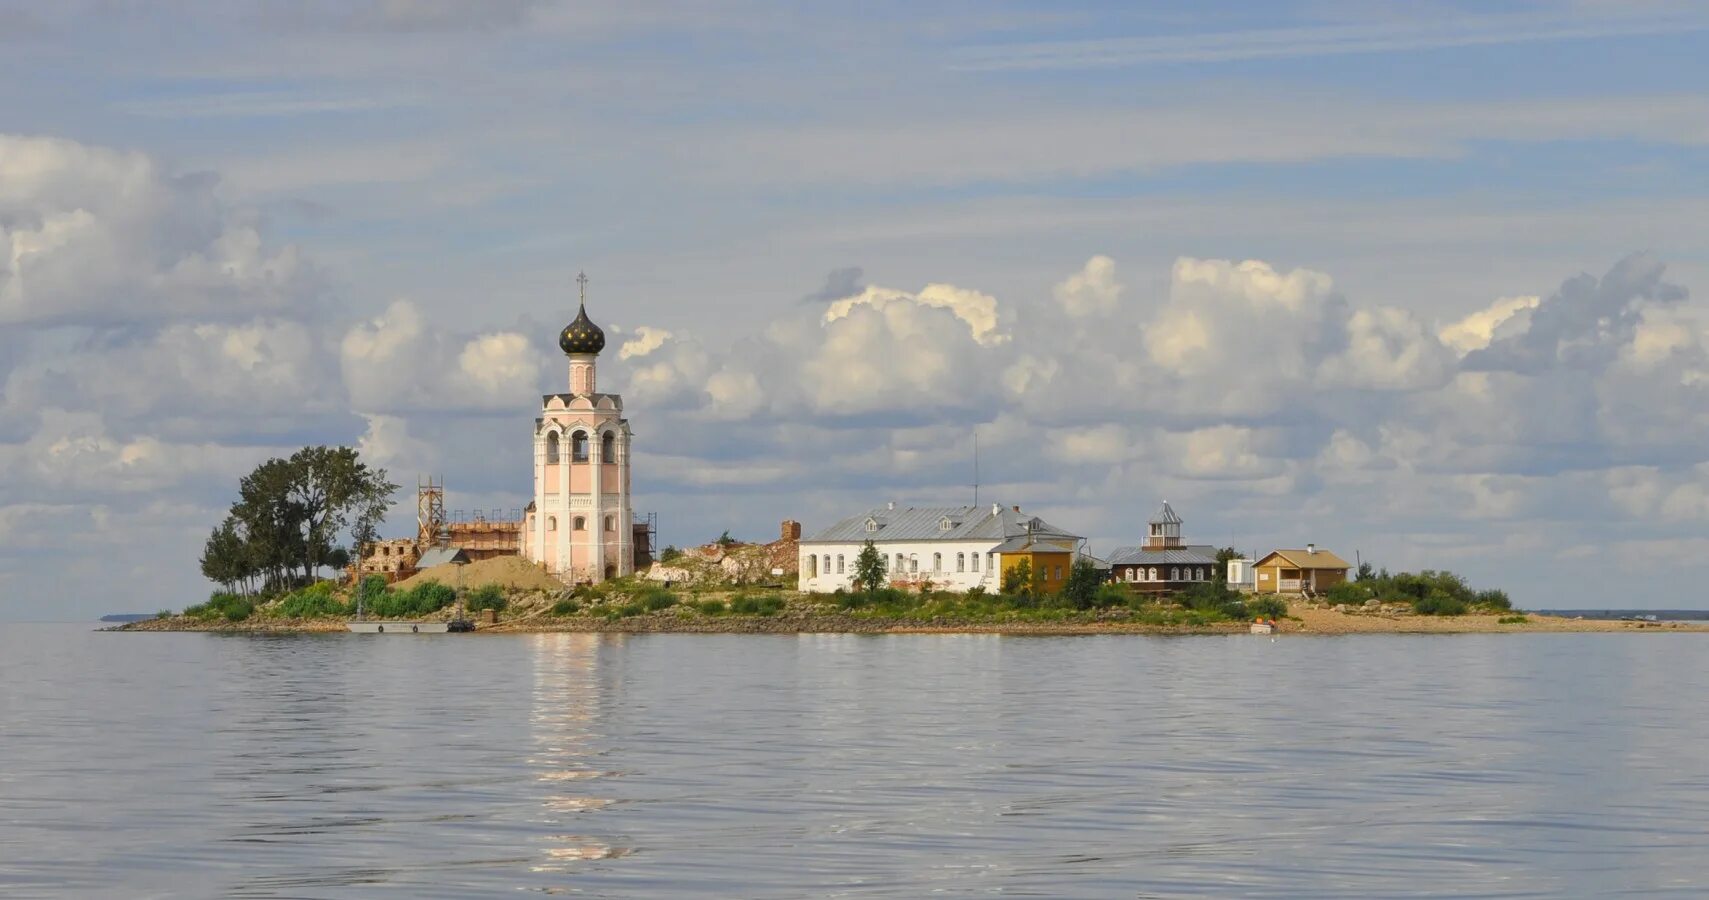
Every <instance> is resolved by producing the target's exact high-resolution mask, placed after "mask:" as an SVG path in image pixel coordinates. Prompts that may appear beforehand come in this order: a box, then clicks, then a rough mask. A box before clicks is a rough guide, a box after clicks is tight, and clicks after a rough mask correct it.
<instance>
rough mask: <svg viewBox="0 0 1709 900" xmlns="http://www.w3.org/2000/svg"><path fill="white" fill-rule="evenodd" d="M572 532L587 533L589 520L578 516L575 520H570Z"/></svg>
mask: <svg viewBox="0 0 1709 900" xmlns="http://www.w3.org/2000/svg"><path fill="white" fill-rule="evenodd" d="M570 530H571V531H586V530H587V519H585V518H583V517H582V516H576V517H575V518H573V519H571V520H570Z"/></svg>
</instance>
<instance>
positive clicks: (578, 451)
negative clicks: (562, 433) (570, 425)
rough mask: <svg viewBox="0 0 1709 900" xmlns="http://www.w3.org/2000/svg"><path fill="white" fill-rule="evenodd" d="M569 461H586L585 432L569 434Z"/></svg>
mask: <svg viewBox="0 0 1709 900" xmlns="http://www.w3.org/2000/svg"><path fill="white" fill-rule="evenodd" d="M570 462H587V432H585V431H578V432H576V433H575V434H573V435H570Z"/></svg>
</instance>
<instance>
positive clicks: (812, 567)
mask: <svg viewBox="0 0 1709 900" xmlns="http://www.w3.org/2000/svg"><path fill="white" fill-rule="evenodd" d="M807 577H808V578H818V577H819V555H818V554H816V553H814V554H809V555H808V557H807Z"/></svg>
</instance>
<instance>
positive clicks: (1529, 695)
mask: <svg viewBox="0 0 1709 900" xmlns="http://www.w3.org/2000/svg"><path fill="white" fill-rule="evenodd" d="M0 627H3V628H4V630H3V631H0V896H4V897H7V898H19V897H38V896H51V897H126V898H135V897H345V896H372V895H377V894H386V895H389V896H396V897H466V896H483V895H484V896H505V897H515V896H519V892H521V894H520V895H526V894H528V893H534V892H538V893H547V894H581V895H585V896H595V897H605V896H612V897H671V896H711V897H797V896H852V897H919V896H923V895H926V894H928V893H938V894H951V895H955V894H964V895H1004V896H1023V897H1027V896H1035V897H1058V896H1072V897H1136V896H1139V897H1152V896H1159V897H1165V896H1169V897H1172V896H1189V895H1205V896H1218V897H1225V896H1253V897H1302V898H1308V897H1309V898H1322V897H1411V896H1427V895H1429V896H1440V895H1467V896H1483V897H1559V896H1610V895H1614V894H1627V893H1633V894H1637V893H1644V894H1650V895H1663V896H1667V895H1672V896H1681V897H1698V896H1703V895H1705V894H1709V855H1705V854H1704V852H1703V849H1704V844H1705V842H1706V840H1709V838H1706V834H1709V716H1706V715H1705V713H1706V712H1709V700H1706V698H1709V665H1706V664H1705V660H1706V659H1709V657H1706V651H1709V638H1706V637H1704V636H1701V635H1664V634H1634V635H1621V634H1586V635H1471V636H1352V637H1340V638H1330V637H1303V636H1284V637H1282V638H1281V639H1279V640H1276V641H1274V642H1272V641H1270V640H1269V639H1267V638H1257V637H1250V636H1237V637H1184V638H1153V637H1130V636H1113V637H1096V638H1088V637H1075V638H1023V637H997V636H949V635H943V636H940V635H930V636H924V635H922V636H826V635H809V636H727V635H706V636H702V635H649V636H619V635H606V636H597V635H569V634H561V635H560V634H554V635H514V636H485V635H442V636H421V637H406V636H398V637H377V636H356V635H288V636H254V637H251V636H237V635H204V634H154V635H150V634H102V633H93V632H91V631H89V630H88V628H87V627H84V626H64V625H54V626H49V625H6V626H0Z"/></svg>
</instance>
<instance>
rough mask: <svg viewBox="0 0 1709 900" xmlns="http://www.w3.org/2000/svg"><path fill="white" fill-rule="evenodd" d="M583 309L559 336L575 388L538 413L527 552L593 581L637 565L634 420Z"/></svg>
mask: <svg viewBox="0 0 1709 900" xmlns="http://www.w3.org/2000/svg"><path fill="white" fill-rule="evenodd" d="M577 280H578V281H580V282H581V285H582V298H581V311H580V312H579V313H577V315H576V318H575V321H573V322H571V323H570V324H569V325H568V326H567V327H565V328H564V331H563V333H562V334H560V335H559V336H558V346H559V348H561V349H562V350H563V351H564V355H565V356H566V357H568V358H569V390H568V391H566V392H564V393H561V394H547V395H545V396H544V397H543V398H541V408H540V416H539V418H537V419H535V420H534V501H533V502H532V503H530V504H529V505H528V509H527V511H526V512H525V513H524V514H523V522H522V555H523V557H524V558H526V559H528V560H530V561H531V562H535V563H539V564H542V565H544V566H545V568H546V570H547V571H548V572H551V573H553V574H555V575H557V576H558V577H560V578H562V579H563V580H565V581H566V582H571V583H594V582H599V581H604V580H605V579H608V578H620V577H622V576H625V575H629V574H632V573H633V572H634V569H635V561H634V555H635V554H634V547H633V546H632V543H633V541H634V540H635V536H634V531H633V529H632V527H631V524H630V523H631V522H632V521H633V512H634V511H633V509H632V506H631V501H630V481H629V420H628V419H625V418H624V417H623V398H622V397H620V396H618V395H617V394H605V393H600V391H599V383H598V380H597V378H596V374H597V367H598V357H599V352H600V351H601V350H604V349H605V332H604V331H603V330H601V329H600V327H599V326H598V325H595V324H593V322H592V321H591V320H589V319H588V317H587V278H586V276H582V277H580V278H578V279H577Z"/></svg>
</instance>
